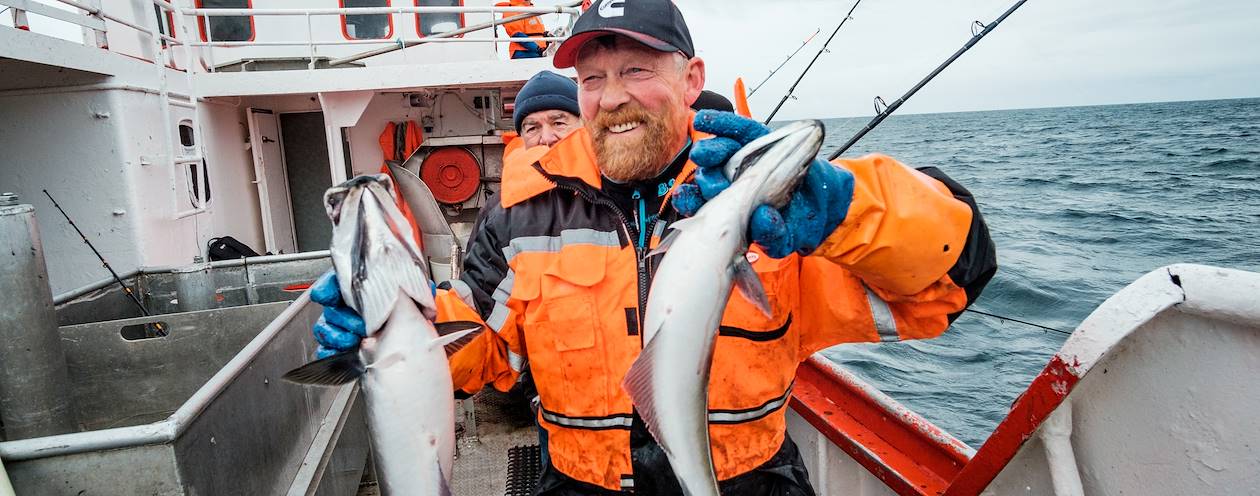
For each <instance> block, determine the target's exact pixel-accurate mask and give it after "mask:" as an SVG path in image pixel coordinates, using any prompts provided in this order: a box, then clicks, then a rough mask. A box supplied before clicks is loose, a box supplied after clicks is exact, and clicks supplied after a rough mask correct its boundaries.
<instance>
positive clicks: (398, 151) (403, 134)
mask: <svg viewBox="0 0 1260 496" xmlns="http://www.w3.org/2000/svg"><path fill="white" fill-rule="evenodd" d="M379 141H380V144H381V153H382V154H384V156H385V161H386V162H389V161H396V162H403V161H406V160H407V159H408V158H410V157H411V154H412V153H415V152H416V149H418V148H420V144H421V143H423V142H424V131H423V130H421V129H420V125H419V124H416V122H415V121H407V122H403V123H401V125H400V124H395V123H393V122H390V123H388V124H385V130H384V131H381V137H380V140H379ZM381 174H385V175H387V176H389V179H390V180H391V181H394V184H395V186H394V201H395V202H397V203H398V210H400V211H402V214H403V217H406V218H407V222H410V223H411V232H413V233H415V236H416V243H417V245H418V246H424V240H423V235H422V233H421V232H420V226H419V224H417V223H416V218H415V216H414V215H412V213H411V207H409V206H407V202H406V201H404V200H403V197H402V190H401V189H399V188H398V186H397V184H398V179H397V178H395V177H394V173H393V172H390V170H389V165H387V164H381Z"/></svg>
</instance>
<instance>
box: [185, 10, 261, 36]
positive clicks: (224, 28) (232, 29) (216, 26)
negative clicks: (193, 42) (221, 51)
mask: <svg viewBox="0 0 1260 496" xmlns="http://www.w3.org/2000/svg"><path fill="white" fill-rule="evenodd" d="M197 8H199V9H252V8H254V6H253V2H252V0H197ZM207 19H208V20H207ZM207 23H209V24H210V29H209V32H207V29H206V24H207ZM197 27H198V28H199V29H200V30H201V41H254V16H214V17H205V16H202V17H198V18H197Z"/></svg>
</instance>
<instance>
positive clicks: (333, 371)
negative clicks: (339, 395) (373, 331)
mask: <svg viewBox="0 0 1260 496" xmlns="http://www.w3.org/2000/svg"><path fill="white" fill-rule="evenodd" d="M366 370H367V367H365V366H364V365H363V362H362V361H361V360H360V359H359V353H358V351H353V350H352V351H345V352H341V353H338V354H336V355H333V356H330V357H326V358H321V359H319V360H316V361H314V362H311V363H308V364H306V365H303V366H301V367H298V368H296V369H293V370H290V371H288V372H287V373H285V374H284V377H283V379H284V380H286V381H289V382H292V383H296V384H312V385H317V386H340V385H342V384H346V383H348V382H351V381H353V380H355V379H358V378H359V376H362V375H363V373H364V372H365V371H366Z"/></svg>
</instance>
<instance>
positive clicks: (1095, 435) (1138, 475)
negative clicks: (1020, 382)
mask: <svg viewBox="0 0 1260 496" xmlns="http://www.w3.org/2000/svg"><path fill="white" fill-rule="evenodd" d="M1057 356H1058V357H1059V358H1060V359H1062V360H1063V362H1064V363H1066V364H1068V370H1069V371H1070V373H1072V374H1075V375H1076V376H1077V377H1079V378H1080V380H1079V382H1077V383H1076V385H1075V387H1073V388H1072V389H1071V392H1070V393H1069V394H1068V396H1067V397H1066V398H1065V400H1064V402H1063V403H1061V404H1060V405H1059V406H1058V409H1059V410H1063V411H1062V412H1060V411H1058V410H1056V411H1055V412H1054V413H1052V414H1051V417H1050V419H1049V420H1048V421H1047V422H1046V423H1043V424H1042V426H1041V427H1040V429H1041V431H1040V432H1039V434H1040V435H1038V436H1035V437H1033V438H1031V439H1029V440H1028V441H1027V442H1026V443H1024V445H1023V446H1022V447H1021V448H1020V450H1019V451H1018V452H1017V454H1016V455H1015V457H1014V458H1013V459H1012V460H1011V461H1010V463H1009V464H1007V465H1006V467H1005V469H1003V470H1002V471H1001V472H1000V473H999V474H998V476H997V478H996V479H995V480H994V481H993V482H992V484H990V485H989V487H988V489H987V490H986V491H985V493H984V494H1031V495H1040V494H1046V495H1049V494H1168V495H1182V494H1257V493H1258V492H1260V415H1257V414H1256V412H1257V410H1260V382H1257V381H1256V377H1258V376H1260V274H1256V273H1251V272H1243V271H1237V270H1230V269H1220V268H1214V267H1205V266H1199V265H1173V266H1169V267H1165V268H1161V269H1158V270H1156V271H1154V272H1151V273H1150V274H1147V275H1146V276H1143V277H1142V278H1140V279H1138V280H1137V281H1136V282H1134V283H1133V284H1131V285H1129V286H1128V287H1126V288H1124V289H1123V290H1121V291H1120V292H1118V293H1116V294H1115V295H1114V296H1112V297H1111V298H1109V299H1108V300H1107V301H1106V302H1104V303H1103V305H1102V306H1100V307H1099V308H1098V309H1097V310H1095V311H1094V313H1093V314H1091V315H1090V316H1089V318H1088V319H1086V320H1085V321H1084V322H1083V323H1082V324H1081V325H1080V327H1079V328H1078V329H1077V330H1076V332H1075V333H1074V334H1073V335H1072V337H1071V338H1069V339H1068V341H1067V343H1065V344H1064V346H1063V348H1062V349H1061V350H1060V351H1059V353H1058V354H1057ZM1063 384H1064V387H1070V381H1068V382H1064V383H1063ZM1056 416H1057V417H1058V419H1057V421H1056ZM1060 424H1063V425H1060ZM1047 431H1058V434H1053V433H1050V434H1047ZM1047 437H1050V438H1052V439H1054V438H1057V439H1061V440H1062V441H1052V442H1051V443H1059V442H1063V441H1067V442H1068V444H1067V445H1066V446H1064V445H1060V446H1058V447H1057V448H1056V447H1051V449H1047V447H1046V446H1045V444H1046V443H1047V440H1046V439H1047ZM1047 451H1049V452H1051V453H1056V452H1057V453H1059V454H1060V455H1051V456H1047V454H1046V453H1047ZM983 452H984V450H983V448H982V449H981V453H983ZM1062 454H1071V455H1072V456H1068V457H1065V456H1061V455H1062ZM1071 458H1075V460H1076V464H1079V471H1080V472H1079V484H1080V485H1081V487H1080V490H1072V489H1071V487H1070V485H1067V486H1065V485H1064V484H1063V483H1062V478H1061V477H1054V476H1052V474H1054V473H1059V474H1060V475H1062V474H1068V473H1069V469H1070V468H1074V467H1068V466H1067V465H1069V464H1072V462H1071ZM1069 475H1070V474H1069ZM1069 478H1070V477H1069Z"/></svg>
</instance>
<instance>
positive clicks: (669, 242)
mask: <svg viewBox="0 0 1260 496" xmlns="http://www.w3.org/2000/svg"><path fill="white" fill-rule="evenodd" d="M676 239H678V231H670V232H669V234H666V235H665V239H662V240H661V244H659V245H656V248H653V249H652V251H650V252H648V255H647V256H648V257H649V258H650V257H655V256H657V255H664V254H665V252H666V251H668V250H669V247H670V246H673V244H674V240H676Z"/></svg>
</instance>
